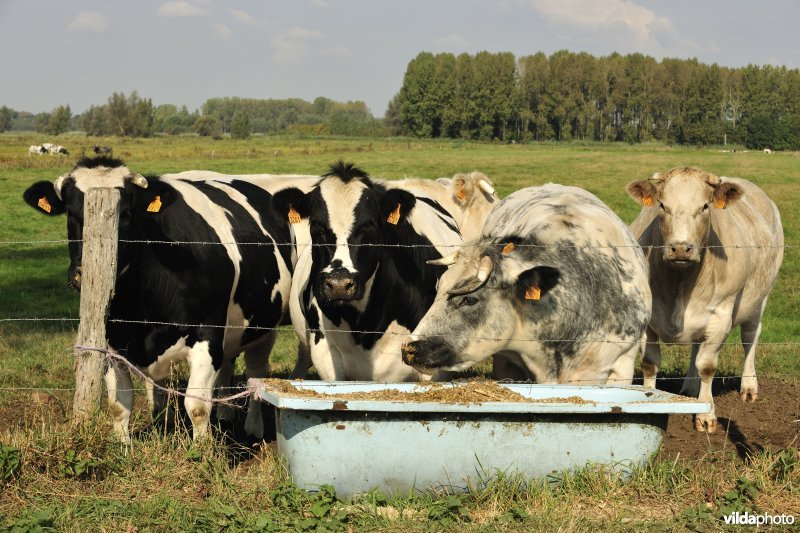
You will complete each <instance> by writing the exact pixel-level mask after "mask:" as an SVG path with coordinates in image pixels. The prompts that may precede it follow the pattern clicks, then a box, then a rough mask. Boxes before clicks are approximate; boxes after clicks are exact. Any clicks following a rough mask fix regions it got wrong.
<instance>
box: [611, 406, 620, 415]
mask: <svg viewBox="0 0 800 533" xmlns="http://www.w3.org/2000/svg"><path fill="white" fill-rule="evenodd" d="M611 412H612V413H621V412H622V407H620V406H619V405H615V406H613V407H612V408H611Z"/></svg>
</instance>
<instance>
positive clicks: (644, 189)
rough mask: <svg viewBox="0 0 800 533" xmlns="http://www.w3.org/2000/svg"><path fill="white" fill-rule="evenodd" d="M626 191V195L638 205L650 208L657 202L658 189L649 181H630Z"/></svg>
mask: <svg viewBox="0 0 800 533" xmlns="http://www.w3.org/2000/svg"><path fill="white" fill-rule="evenodd" d="M626 189H627V191H628V195H629V196H630V197H631V198H633V199H634V201H635V202H636V203H638V204H639V205H643V206H651V205H654V204H656V203H657V202H658V196H659V195H658V187H656V186H655V185H654V184H653V182H651V181H650V180H639V181H632V182H630V183H629V184H628V185H627V187H626Z"/></svg>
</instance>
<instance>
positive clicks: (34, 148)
mask: <svg viewBox="0 0 800 533" xmlns="http://www.w3.org/2000/svg"><path fill="white" fill-rule="evenodd" d="M46 153H47V150H46V149H45V148H44V146H42V145H40V144H34V145H31V146H30V147H29V148H28V155H29V156H30V155H33V154H37V155H42V154H46Z"/></svg>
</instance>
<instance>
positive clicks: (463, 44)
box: [433, 33, 470, 48]
mask: <svg viewBox="0 0 800 533" xmlns="http://www.w3.org/2000/svg"><path fill="white" fill-rule="evenodd" d="M433 44H435V45H436V46H441V47H443V48H468V47H469V45H470V42H469V41H468V40H467V38H466V37H464V36H463V35H458V34H456V33H453V34H450V35H447V36H445V37H439V38H438V39H436V40H435V41H433Z"/></svg>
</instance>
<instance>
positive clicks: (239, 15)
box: [228, 9, 258, 26]
mask: <svg viewBox="0 0 800 533" xmlns="http://www.w3.org/2000/svg"><path fill="white" fill-rule="evenodd" d="M228 13H230V14H231V15H233V18H235V19H236V20H237V21H238V22H241V23H242V24H247V25H248V26H254V25H255V24H256V22H258V21H257V20H256V19H255V17H254V16H253V15H251V14H250V13H248V12H246V11H241V10H239V9H228Z"/></svg>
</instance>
